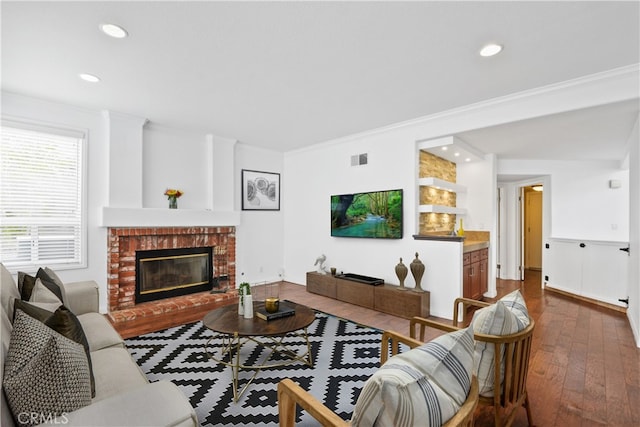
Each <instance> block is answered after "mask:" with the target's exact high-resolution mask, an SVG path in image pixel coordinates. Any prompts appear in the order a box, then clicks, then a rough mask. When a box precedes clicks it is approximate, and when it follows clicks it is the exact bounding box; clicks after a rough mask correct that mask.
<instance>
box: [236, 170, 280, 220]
mask: <svg viewBox="0 0 640 427" xmlns="http://www.w3.org/2000/svg"><path fill="white" fill-rule="evenodd" d="M241 182H242V210H243V211H279V210H280V174H279V173H275V172H264V171H256V170H250V169H242V179H241Z"/></svg>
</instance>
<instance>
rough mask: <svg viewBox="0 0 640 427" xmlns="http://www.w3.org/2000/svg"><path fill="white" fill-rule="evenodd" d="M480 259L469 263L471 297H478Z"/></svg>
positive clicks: (480, 295)
mask: <svg viewBox="0 0 640 427" xmlns="http://www.w3.org/2000/svg"><path fill="white" fill-rule="evenodd" d="M481 297H482V294H481V292H480V261H476V262H474V263H472V264H471V298H473V299H480V298H481Z"/></svg>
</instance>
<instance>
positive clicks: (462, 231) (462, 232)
mask: <svg viewBox="0 0 640 427" xmlns="http://www.w3.org/2000/svg"><path fill="white" fill-rule="evenodd" d="M458 236H460V237H462V236H464V227H462V218H460V227H458Z"/></svg>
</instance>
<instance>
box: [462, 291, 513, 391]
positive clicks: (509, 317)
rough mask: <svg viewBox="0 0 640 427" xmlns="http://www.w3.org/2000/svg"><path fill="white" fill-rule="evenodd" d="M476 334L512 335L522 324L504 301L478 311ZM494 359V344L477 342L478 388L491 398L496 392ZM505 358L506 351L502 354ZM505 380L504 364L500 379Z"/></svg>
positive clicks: (475, 324) (473, 323) (475, 325)
mask: <svg viewBox="0 0 640 427" xmlns="http://www.w3.org/2000/svg"><path fill="white" fill-rule="evenodd" d="M471 324H472V327H473V331H474V333H476V334H485V335H510V334H514V333H516V332H518V331H519V330H521V329H520V325H521V324H522V322H521V321H520V320H519V319H518V318H517V317H516V315H515V314H513V313H512V312H511V310H509V309H508V308H507V307H506V306H505V305H504V303H503V302H502V301H497V302H496V303H495V304H492V305H490V306H489V307H485V308H483V309H480V310H478V311H476V313H475V314H474V316H473V320H472V321H471ZM494 357H495V348H494V344H493V343H488V342H485V341H477V342H476V349H475V366H476V372H477V374H476V375H477V377H478V388H479V392H480V395H481V396H486V397H491V396H493V390H494V375H495V369H494ZM499 357H500V360H502V359H503V358H504V349H503V351H502V354H500V356H499ZM502 378H504V363H501V369H500V379H501V380H502Z"/></svg>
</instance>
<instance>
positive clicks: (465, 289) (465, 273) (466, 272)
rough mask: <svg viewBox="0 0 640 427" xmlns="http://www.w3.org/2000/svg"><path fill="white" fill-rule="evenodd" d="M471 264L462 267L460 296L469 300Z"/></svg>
mask: <svg viewBox="0 0 640 427" xmlns="http://www.w3.org/2000/svg"><path fill="white" fill-rule="evenodd" d="M471 279H472V277H471V264H467V265H465V266H463V267H462V296H463V297H464V298H471Z"/></svg>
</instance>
